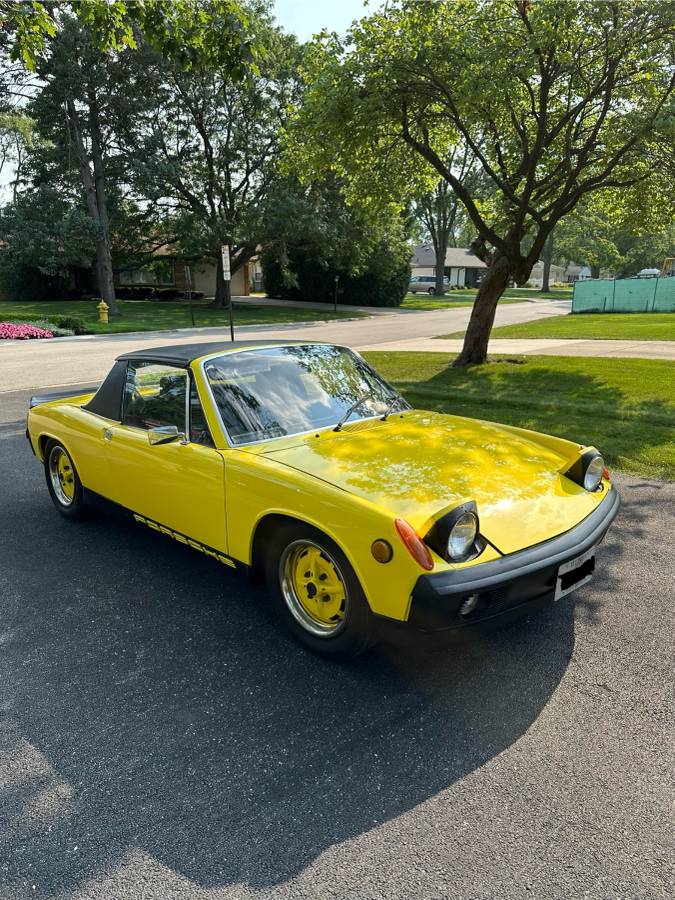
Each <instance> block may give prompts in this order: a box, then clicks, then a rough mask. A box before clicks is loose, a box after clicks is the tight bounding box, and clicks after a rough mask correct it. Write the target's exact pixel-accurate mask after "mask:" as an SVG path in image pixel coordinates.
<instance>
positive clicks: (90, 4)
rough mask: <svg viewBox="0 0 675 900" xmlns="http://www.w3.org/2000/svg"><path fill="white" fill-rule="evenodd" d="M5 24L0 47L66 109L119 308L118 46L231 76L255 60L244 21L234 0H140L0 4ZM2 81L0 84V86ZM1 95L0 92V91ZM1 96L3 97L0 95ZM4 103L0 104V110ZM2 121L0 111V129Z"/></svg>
mask: <svg viewBox="0 0 675 900" xmlns="http://www.w3.org/2000/svg"><path fill="white" fill-rule="evenodd" d="M0 20H1V21H2V24H3V26H4V27H5V29H6V35H7V37H6V38H5V42H4V45H3V47H2V48H0V49H2V50H3V52H4V53H5V54H7V55H9V56H10V57H12V58H14V59H15V60H23V62H24V63H25V65H26V66H27V67H28V68H37V71H38V74H39V75H40V77H41V79H42V80H43V81H44V87H43V88H42V89H41V91H40V94H43V95H48V94H51V95H52V96H51V100H52V103H53V102H54V101H56V103H57V105H59V106H61V107H62V110H63V121H64V122H65V125H66V129H67V143H68V148H69V154H70V155H72V158H73V159H74V160H76V161H77V165H78V168H79V173H80V181H81V192H82V197H83V201H84V204H85V207H86V210H87V212H88V215H89V217H90V218H91V220H92V222H93V223H94V225H95V228H96V234H97V238H96V273H97V282H98V288H99V292H100V294H101V296H102V297H103V299H104V300H105V301H106V302H107V304H108V306H109V307H110V312H111V315H115V314H116V313H117V311H118V310H117V301H116V297H115V288H114V280H113V256H112V246H111V237H110V214H109V197H108V195H109V191H110V178H109V177H108V174H107V159H106V158H107V155H108V152H109V148H110V140H109V131H110V130H109V128H107V127H106V121H105V120H106V107H108V106H109V105H110V99H111V96H112V95H113V93H114V91H113V90H112V87H111V85H112V84H113V83H114V81H115V75H116V72H117V74H119V68H120V59H119V51H120V50H122V49H124V48H126V52H127V54H130V53H131V52H132V51H135V50H136V49H137V48H138V46H139V44H141V45H142V46H144V47H152V48H154V50H155V52H157V53H161V54H162V55H164V56H165V57H166V58H167V59H170V60H172V64H173V65H174V66H176V67H180V69H181V70H183V71H185V72H188V71H191V70H195V71H196V70H197V69H201V68H208V67H213V66H218V67H219V69H220V70H221V71H224V72H227V74H228V77H230V78H231V79H240V78H242V77H244V75H245V73H246V72H247V71H248V69H249V67H250V66H251V64H253V68H255V66H254V60H253V45H252V42H251V41H250V39H249V35H248V19H247V17H246V15H245V13H244V12H243V9H242V7H241V5H240V4H239V2H238V0H207V2H201V0H174V2H172V3H171V4H165V3H161V2H158V0H144V2H142V3H137V2H129V3H127V2H125V0H116V2H115V3H113V4H111V3H106V2H103V0H78V2H77V3H61V4H58V5H54V4H51V3H41V2H31V0H21V2H17V3H6V2H0ZM1 86H2V82H1V81H0V87H1ZM0 94H1V91H0ZM0 100H1V97H0ZM1 112H2V110H1V109H0V113H1ZM3 124H4V125H5V128H4V130H5V133H7V131H8V128H7V125H6V122H3V119H2V117H0V129H2V127H3Z"/></svg>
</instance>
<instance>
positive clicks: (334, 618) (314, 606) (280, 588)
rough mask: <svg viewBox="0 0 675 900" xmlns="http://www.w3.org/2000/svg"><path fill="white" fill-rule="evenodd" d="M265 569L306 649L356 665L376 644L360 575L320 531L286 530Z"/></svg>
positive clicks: (273, 592)
mask: <svg viewBox="0 0 675 900" xmlns="http://www.w3.org/2000/svg"><path fill="white" fill-rule="evenodd" d="M266 569H267V583H268V587H269V591H270V594H271V595H272V598H273V600H274V604H275V606H276V609H277V613H278V614H279V617H280V618H281V619H282V621H283V622H284V624H285V625H286V627H287V628H288V630H289V631H290V632H291V634H292V635H293V637H294V638H295V639H296V640H297V641H299V642H300V643H301V644H303V646H305V647H307V648H308V649H309V650H311V651H312V652H314V653H318V654H320V655H321V656H327V657H330V658H333V659H351V658H352V657H354V656H357V655H358V654H359V653H362V652H363V651H364V650H366V649H367V648H368V647H369V646H370V645H371V644H372V643H373V635H374V628H373V617H372V614H371V612H370V607H369V606H368V602H367V600H366V598H365V596H364V594H363V590H362V589H361V585H360V584H359V580H358V578H357V577H356V573H355V572H354V570H353V569H352V567H351V565H350V564H349V562H348V560H347V558H346V557H345V555H344V554H343V553H342V551H341V550H340V549H339V547H337V546H336V544H335V543H334V542H333V541H331V540H330V539H329V538H328V537H326V536H325V535H324V534H322V533H321V532H320V531H318V530H317V529H315V528H311V527H310V526H308V525H303V524H301V523H298V524H297V525H296V524H293V523H289V524H288V525H285V526H283V527H282V528H281V529H279V531H278V532H277V534H276V535H275V539H274V543H273V546H272V547H270V548H269V552H268V555H267V560H266Z"/></svg>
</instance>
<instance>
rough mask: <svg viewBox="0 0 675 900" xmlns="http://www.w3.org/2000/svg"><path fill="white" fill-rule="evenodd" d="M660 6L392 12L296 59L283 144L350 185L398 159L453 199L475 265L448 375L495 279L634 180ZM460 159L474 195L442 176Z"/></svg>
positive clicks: (653, 111) (418, 7)
mask: <svg viewBox="0 0 675 900" xmlns="http://www.w3.org/2000/svg"><path fill="white" fill-rule="evenodd" d="M673 10H674V6H673V4H672V2H662V3H654V2H634V0H630V2H624V0H611V2H585V3H572V2H567V0H546V2H536V3H532V2H527V0H443V2H437V3H410V2H405V0H403V2H400V0H399V2H394V3H393V4H391V5H388V7H387V8H386V10H385V11H384V12H382V13H379V14H377V15H374V16H371V17H370V18H367V19H363V20H362V21H361V22H360V23H359V24H358V25H356V26H355V27H354V28H352V30H351V31H350V32H349V34H348V36H347V38H346V40H345V41H344V42H342V41H340V40H339V39H338V38H337V36H336V35H330V36H326V35H324V36H323V37H322V38H321V39H320V41H319V42H318V43H317V44H316V45H315V47H314V50H313V52H312V53H311V54H310V56H309V61H308V65H307V69H306V78H307V84H308V89H307V91H306V93H305V95H304V97H303V105H302V108H301V109H299V110H298V112H297V114H296V137H295V139H294V140H295V142H296V145H297V144H298V142H300V143H304V146H305V148H306V150H305V160H306V162H307V163H309V164H312V165H313V166H315V167H316V168H317V169H322V168H325V167H326V166H333V167H338V168H339V170H340V172H341V174H344V173H348V174H349V175H351V176H352V177H354V178H355V179H356V181H357V182H358V180H359V174H358V167H359V165H360V163H361V161H362V160H364V158H368V157H372V156H373V155H377V154H389V155H391V154H392V147H395V146H397V145H404V146H406V147H408V148H410V149H411V150H413V151H414V152H415V153H416V154H417V155H418V157H419V158H420V160H424V161H425V163H427V164H428V165H429V166H431V167H432V168H433V169H434V170H435V171H436V172H437V174H438V176H440V177H441V178H443V179H444V180H445V181H446V182H447V183H448V185H449V186H450V188H451V189H452V190H453V191H454V192H455V193H456V194H457V196H458V197H459V199H460V201H461V202H462V204H463V205H464V207H465V208H466V211H467V214H468V216H469V218H470V220H471V222H472V223H473V225H474V227H475V229H476V232H477V234H478V242H477V244H476V249H477V250H478V251H479V252H480V253H481V254H482V255H483V257H484V258H485V260H486V261H487V262H488V264H489V265H488V270H487V273H486V275H485V278H484V279H483V281H482V283H481V286H480V289H479V292H478V296H477V299H476V302H475V304H474V307H473V310H472V315H471V320H470V322H469V326H468V329H467V332H466V337H465V341H464V347H463V350H462V352H461V354H460V356H459V357H458V359H457V360H456V361H455V364H459V365H466V364H472V363H481V362H483V361H484V360H485V359H486V355H487V345H488V339H489V335H490V330H491V328H492V323H493V321H494V315H495V311H496V306H497V302H498V300H499V298H500V296H501V295H502V293H503V291H504V289H505V287H506V286H507V284H508V282H509V279H511V278H513V279H514V280H515V281H516V283H518V284H524V283H525V282H526V281H527V279H528V277H529V275H530V272H531V270H532V267H533V266H534V264H535V263H536V262H537V260H538V259H539V258H540V256H541V253H542V251H543V249H544V245H545V243H546V241H547V239H548V237H549V235H550V233H551V231H552V230H553V228H554V227H555V225H556V223H557V222H559V221H560V220H561V219H562V218H563V217H564V216H566V215H568V214H569V213H570V212H571V211H572V210H573V209H574V208H575V207H576V205H577V204H578V203H579V202H580V201H581V200H582V199H584V198H585V197H588V196H589V195H591V194H593V193H594V192H597V191H602V190H603V189H609V188H626V187H629V186H631V185H634V184H636V183H637V182H639V181H641V180H646V179H647V178H648V177H649V175H650V169H649V165H648V162H647V160H646V158H645V155H644V149H645V146H646V144H647V143H648V142H649V140H650V138H651V136H652V134H653V131H654V128H655V126H656V124H657V123H658V122H659V121H661V120H662V119H663V117H664V113H665V111H666V110H667V109H668V108H670V109H671V112H672V103H673V89H674V86H675V75H674V74H673V65H672V63H673V60H672V46H673V44H672V39H673V34H674V15H673ZM455 146H460V147H463V148H464V149H465V150H466V151H467V152H469V153H471V154H472V155H473V156H474V158H475V160H476V161H477V163H478V165H479V166H480V169H481V170H482V173H483V175H484V177H485V179H486V181H487V183H488V184H489V187H490V190H489V192H488V193H487V194H485V193H482V194H481V195H480V196H478V195H477V194H476V192H475V191H473V190H472V189H471V188H470V187H469V186H467V184H466V182H465V181H463V180H461V179H460V178H458V177H457V174H456V173H455V172H454V171H453V170H452V168H451V167H449V166H448V165H447V162H446V160H447V156H448V151H449V149H450V148H451V147H455Z"/></svg>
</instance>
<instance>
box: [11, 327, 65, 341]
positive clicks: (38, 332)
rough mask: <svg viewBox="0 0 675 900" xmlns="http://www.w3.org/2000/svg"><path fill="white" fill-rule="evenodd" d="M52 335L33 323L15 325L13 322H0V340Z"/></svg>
mask: <svg viewBox="0 0 675 900" xmlns="http://www.w3.org/2000/svg"><path fill="white" fill-rule="evenodd" d="M51 337H54V335H53V334H52V333H51V331H47V329H46V328H36V327H35V325H15V324H14V323H13V322H0V341H2V340H14V341H28V340H30V339H31V338H51Z"/></svg>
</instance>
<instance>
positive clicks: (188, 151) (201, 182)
mask: <svg viewBox="0 0 675 900" xmlns="http://www.w3.org/2000/svg"><path fill="white" fill-rule="evenodd" d="M251 21H252V28H253V31H254V33H255V36H256V42H257V43H259V45H260V47H261V48H262V53H261V59H260V63H259V66H258V68H257V70H256V71H255V72H251V73H250V74H249V75H248V76H247V77H246V78H244V79H239V78H232V77H231V75H230V73H229V72H227V71H222V70H217V71H214V70H206V69H204V70H199V71H197V70H191V71H185V70H184V69H183V68H182V67H180V66H178V65H176V64H174V63H172V62H171V61H170V60H167V59H166V58H165V57H162V56H160V55H158V54H154V53H147V54H145V55H144V56H142V57H139V58H138V60H135V61H134V63H135V64H134V66H133V67H131V68H130V69H129V77H128V83H127V89H128V91H129V98H130V113H129V115H128V118H127V127H126V130H122V131H121V138H122V140H123V142H124V144H125V146H126V148H127V153H128V158H129V172H128V178H129V181H130V184H131V186H132V188H133V191H134V193H135V196H136V197H137V198H138V199H139V201H141V202H145V203H148V204H150V205H151V206H152V207H154V208H157V209H161V210H163V213H164V219H165V225H164V231H165V233H166V234H167V235H172V236H173V237H174V238H175V241H176V245H177V246H178V247H179V248H180V249H181V250H182V252H183V253H185V254H186V255H188V256H195V257H200V258H207V259H212V260H213V261H214V262H215V263H216V267H217V277H216V296H215V305H216V306H218V307H224V306H226V305H228V303H229V299H230V297H229V282H226V281H225V280H224V278H223V267H222V257H221V252H220V248H221V246H222V245H227V246H229V248H230V260H231V271H232V273H234V272H236V271H237V270H238V269H239V268H241V267H242V266H243V265H244V264H245V263H246V262H247V261H248V260H249V259H250V258H251V256H252V255H253V254H254V253H255V251H256V247H257V244H258V242H259V240H260V239H261V237H262V235H263V231H264V221H265V217H266V214H267V210H268V207H269V205H270V203H271V197H272V194H273V191H274V188H275V185H276V183H277V180H278V173H277V161H278V156H279V131H280V127H281V125H282V124H283V122H284V120H285V114H286V107H287V105H288V104H289V103H290V102H291V101H292V100H293V99H294V98H295V92H296V89H297V58H298V53H299V48H298V45H297V42H296V41H295V38H293V37H292V36H288V35H284V34H282V33H281V32H280V31H279V30H278V29H277V28H275V27H273V25H272V24H271V21H270V19H269V16H268V13H267V12H266V11H265V10H264V9H258V10H257V11H254V12H252V13H251Z"/></svg>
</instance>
